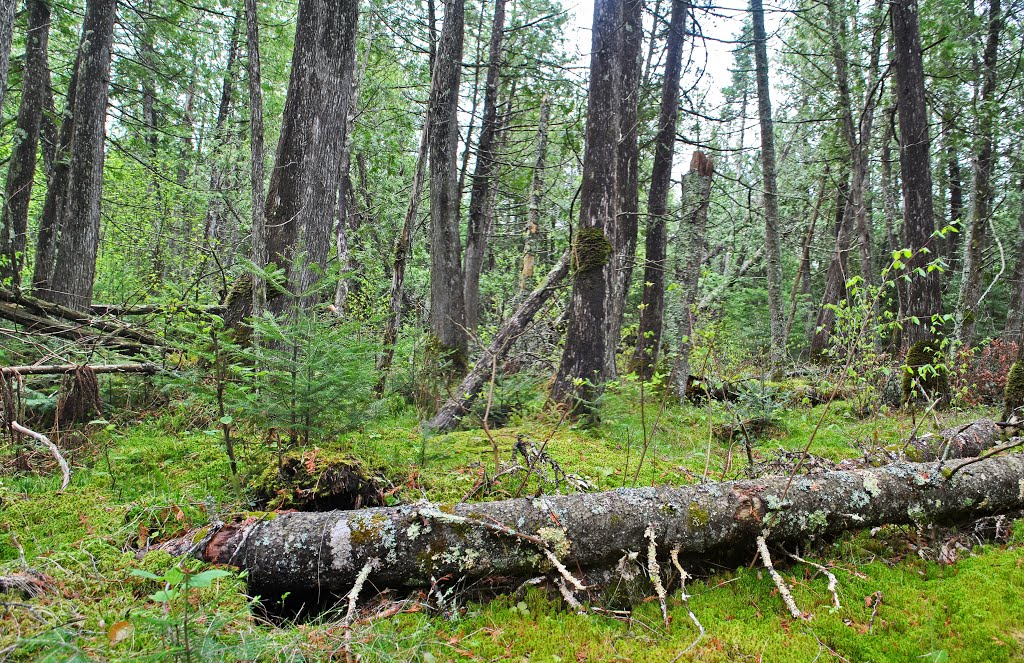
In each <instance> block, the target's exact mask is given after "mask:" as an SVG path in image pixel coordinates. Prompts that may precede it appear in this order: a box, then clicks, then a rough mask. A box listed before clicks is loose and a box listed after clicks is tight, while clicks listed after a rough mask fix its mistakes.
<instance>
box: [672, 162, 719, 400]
mask: <svg viewBox="0 0 1024 663" xmlns="http://www.w3.org/2000/svg"><path fill="white" fill-rule="evenodd" d="M714 172H715V165H714V163H712V161H711V159H710V158H709V157H708V156H707V155H705V154H704V153H703V152H694V153H693V160H692V161H691V162H690V172H689V173H688V174H687V175H686V178H685V179H684V182H683V195H682V206H683V209H682V224H681V226H682V227H681V228H680V232H679V239H680V246H679V253H680V254H684V255H685V256H686V263H685V265H684V266H683V268H682V270H680V272H679V273H678V277H677V281H678V282H679V283H680V284H681V285H682V286H683V287H682V297H681V302H680V306H679V325H678V326H679V357H678V358H677V359H676V366H675V371H674V376H675V377H674V378H673V380H674V387H675V390H676V396H677V397H678V398H679V400H680V401H682V400H683V399H685V398H686V385H687V383H688V382H689V380H690V351H691V350H692V349H693V308H694V304H696V302H697V295H698V294H699V292H700V268H701V265H703V264H704V245H705V243H706V241H707V240H706V236H707V226H708V206H709V205H710V204H711V177H712V175H713V174H714Z"/></svg>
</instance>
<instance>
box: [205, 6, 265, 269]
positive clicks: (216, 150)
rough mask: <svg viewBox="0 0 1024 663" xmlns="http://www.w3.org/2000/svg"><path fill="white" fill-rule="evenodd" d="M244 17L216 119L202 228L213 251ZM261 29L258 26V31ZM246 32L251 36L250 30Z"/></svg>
mask: <svg viewBox="0 0 1024 663" xmlns="http://www.w3.org/2000/svg"><path fill="white" fill-rule="evenodd" d="M244 21H245V16H244V10H243V11H238V12H236V13H235V20H234V22H233V23H232V26H231V37H230V38H229V41H228V61H227V66H226V67H225V68H224V78H223V79H222V81H221V89H220V104H219V105H218V107H217V120H216V122H215V124H214V126H213V149H212V150H211V151H210V154H211V157H212V159H213V164H212V165H211V167H210V200H209V202H208V203H207V205H206V221H205V224H204V228H203V243H204V244H205V245H206V246H207V247H208V248H209V250H211V251H213V250H216V248H217V245H218V244H220V242H221V239H222V238H221V232H222V228H221V226H222V224H223V215H224V201H223V199H222V198H223V196H222V194H221V188H222V187H223V186H224V175H225V172H224V171H225V165H226V164H224V163H223V161H224V159H225V155H224V154H223V150H224V147H225V146H226V145H227V144H228V140H229V138H230V134H229V132H228V131H227V123H228V118H229V116H230V114H231V104H232V101H233V100H232V97H233V96H234V89H235V63H236V62H237V61H238V41H239V35H240V33H241V31H242V25H243V24H244ZM258 29H259V28H258V27H257V31H258ZM246 36H247V37H248V32H247V33H246ZM257 66H258V65H257ZM250 102H251V100H250ZM260 188H261V189H262V188H263V187H262V186H261V187H260ZM261 195H262V194H261ZM204 264H205V260H204ZM203 271H205V270H203Z"/></svg>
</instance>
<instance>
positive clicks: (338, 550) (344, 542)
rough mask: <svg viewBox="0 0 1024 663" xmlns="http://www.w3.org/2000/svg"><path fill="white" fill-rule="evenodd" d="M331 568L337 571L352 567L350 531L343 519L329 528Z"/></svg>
mask: <svg viewBox="0 0 1024 663" xmlns="http://www.w3.org/2000/svg"><path fill="white" fill-rule="evenodd" d="M331 566H332V567H334V568H335V569H337V570H339V571H343V570H345V569H347V568H349V567H350V566H352V530H350V529H349V527H348V521H347V520H346V519H344V518H339V519H338V522H336V523H335V524H334V527H332V528H331Z"/></svg>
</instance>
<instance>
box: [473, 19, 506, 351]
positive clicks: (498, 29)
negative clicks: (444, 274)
mask: <svg viewBox="0 0 1024 663" xmlns="http://www.w3.org/2000/svg"><path fill="white" fill-rule="evenodd" d="M505 2H506V0H494V18H493V20H492V21H491V42H490V54H489V55H488V60H487V82H486V84H485V85H486V88H485V89H484V116H483V120H482V122H481V125H480V142H479V144H478V145H477V150H476V166H475V167H474V169H473V186H472V189H471V191H470V196H469V224H468V225H467V227H466V255H465V256H464V271H465V282H464V284H463V294H464V297H465V307H466V328H467V329H469V330H471V331H472V330H474V329H476V325H477V321H478V319H479V316H480V273H481V271H482V270H483V265H484V252H485V251H486V250H487V239H488V236H489V235H490V232H491V225H492V224H493V223H494V209H493V206H492V205H491V204H490V202H491V200H492V198H493V191H494V189H495V188H496V185H497V182H496V181H495V174H496V170H497V165H498V162H497V138H498V125H499V122H498V83H499V78H500V76H501V59H502V39H503V37H504V36H505Z"/></svg>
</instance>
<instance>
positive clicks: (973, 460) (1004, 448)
mask: <svg viewBox="0 0 1024 663" xmlns="http://www.w3.org/2000/svg"><path fill="white" fill-rule="evenodd" d="M1014 439H1015V440H1017V441H1016V442H1014V443H1013V444H1005V445H1003V446H1001V447H996V448H995V449H991V450H989V452H988V453H986V454H984V455H982V456H975V457H974V458H971V459H970V460H967V461H964V462H963V463H960V464H959V465H957V466H956V467H954V468H953V469H952V470H950V472H949V474H948V475H947V476H946V481H949V480H950V479H952V478H953V477H954V476H956V473H957V472H959V471H960V470H962V469H964V468H965V467H967V466H968V465H973V464H975V463H980V462H981V461H983V460H986V459H988V458H991V457H992V456H995V455H996V454H1001V453H1003V452H1004V451H1009V450H1010V449H1016V448H1017V447H1020V446H1024V437H1019V438H1014Z"/></svg>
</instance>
